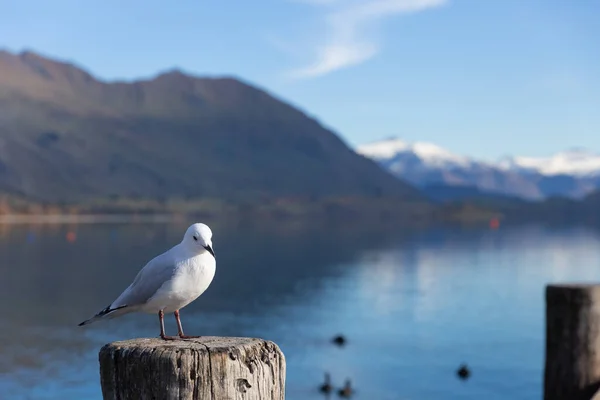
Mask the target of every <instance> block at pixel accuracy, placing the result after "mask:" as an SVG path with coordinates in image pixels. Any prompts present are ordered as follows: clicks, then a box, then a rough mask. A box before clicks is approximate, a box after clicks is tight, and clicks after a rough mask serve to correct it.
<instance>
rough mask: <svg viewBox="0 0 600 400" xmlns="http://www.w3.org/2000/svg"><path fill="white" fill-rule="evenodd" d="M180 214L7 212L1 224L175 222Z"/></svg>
mask: <svg viewBox="0 0 600 400" xmlns="http://www.w3.org/2000/svg"><path fill="white" fill-rule="evenodd" d="M179 218H180V216H179V215H178V214H152V215H140V214H55V215H48V214H6V215H0V224H64V223H78V224H110V223H124V222H141V223H165V222H175V221H177V220H178V219H179Z"/></svg>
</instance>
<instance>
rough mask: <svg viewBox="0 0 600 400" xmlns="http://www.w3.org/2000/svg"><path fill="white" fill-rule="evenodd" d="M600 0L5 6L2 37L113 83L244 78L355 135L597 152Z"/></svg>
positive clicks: (487, 153)
mask: <svg viewBox="0 0 600 400" xmlns="http://www.w3.org/2000/svg"><path fill="white" fill-rule="evenodd" d="M599 16H600V2H599V1H596V0H577V1H575V0H252V1H246V0H244V1H242V0H236V1H233V0H178V1H177V2H166V1H158V0H143V1H142V0H127V1H124V0H103V1H97V2H89V1H88V2H86V1H80V0H54V1H45V0H19V1H9V0H0V47H4V48H7V49H9V50H12V51H20V50H22V49H24V48H27V49H32V50H34V51H38V52H41V53H43V54H46V55H49V56H53V57H58V58H61V59H66V60H71V61H74V62H75V63H77V64H78V65H80V66H82V67H84V68H86V69H87V70H89V71H90V72H92V73H93V74H95V75H96V76H98V77H100V78H103V79H109V80H114V79H127V80H131V79H135V78H139V77H149V76H152V75H154V74H156V73H157V72H159V71H161V70H165V69H169V68H172V67H179V68H181V69H183V70H185V71H188V72H191V73H194V74H199V75H207V74H209V75H235V76H238V77H240V78H242V79H244V80H246V81H249V82H251V83H254V84H256V85H258V86H260V87H262V88H265V89H267V90H269V91H270V92H271V93H273V94H275V95H276V96H278V97H281V98H283V99H285V100H286V101H289V102H291V103H292V104H294V105H296V106H299V107H301V108H302V109H303V110H304V111H306V112H307V113H308V114H310V115H312V116H315V117H317V118H318V119H319V120H320V121H321V122H322V123H323V124H324V125H326V126H327V127H330V128H332V129H333V130H334V131H336V132H337V133H338V134H340V135H341V136H342V137H343V138H344V140H346V142H347V143H348V144H350V145H355V144H359V143H364V142H369V141H373V140H377V139H379V138H383V137H388V136H399V137H402V138H404V139H406V140H409V141H417V140H418V141H431V142H434V143H436V144H439V145H441V146H444V147H446V148H448V149H450V150H452V151H455V152H458V153H461V154H467V155H474V156H478V157H482V158H488V159H494V158H497V157H500V156H503V155H506V154H518V155H530V156H540V155H549V154H551V153H554V152H556V151H560V150H563V149H566V148H571V147H585V148H589V149H590V150H593V151H597V152H600V24H599V23H598V22H597V21H598V18H599Z"/></svg>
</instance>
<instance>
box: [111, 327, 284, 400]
mask: <svg viewBox="0 0 600 400" xmlns="http://www.w3.org/2000/svg"><path fill="white" fill-rule="evenodd" d="M285 369H286V368H285V358H284V356H283V353H282V352H281V350H280V349H279V347H278V346H277V345H276V344H275V343H273V342H270V341H266V340H262V339H255V338H240V337H214V336H206V337H201V338H198V339H185V340H183V339H182V340H166V341H165V340H162V339H159V338H156V339H154V338H153V339H132V340H125V341H119V342H113V343H109V344H107V345H105V346H103V347H102V349H101V350H100V376H101V383H102V393H103V397H104V399H105V400H107V399H111V400H112V399H121V400H128V399H139V398H146V397H148V398H150V397H151V398H161V399H165V400H170V399H190V400H192V399H207V400H208V399H212V400H217V399H238V398H239V399H241V398H243V399H247V400H258V399H268V400H283V399H284V398H285V397H284V396H285Z"/></svg>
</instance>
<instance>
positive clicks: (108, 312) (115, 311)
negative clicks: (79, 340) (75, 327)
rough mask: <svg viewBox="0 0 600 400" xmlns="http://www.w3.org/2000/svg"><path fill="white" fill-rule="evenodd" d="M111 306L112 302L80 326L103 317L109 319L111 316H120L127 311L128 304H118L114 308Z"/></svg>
mask: <svg viewBox="0 0 600 400" xmlns="http://www.w3.org/2000/svg"><path fill="white" fill-rule="evenodd" d="M111 306H112V304H111V305H110V306H108V307H106V308H105V309H104V310H102V311H100V312H99V313H98V314H96V315H94V316H93V317H92V318H90V319H86V320H85V321H83V322H82V323H80V324H79V326H83V325H87V324H91V323H92V322H96V321H98V320H101V319H109V318H113V317H118V316H119V315H123V314H126V313H127V311H126V310H127V309H126V307H127V305H124V306H118V307H114V308H111Z"/></svg>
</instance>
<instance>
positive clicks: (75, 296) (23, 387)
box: [0, 224, 600, 400]
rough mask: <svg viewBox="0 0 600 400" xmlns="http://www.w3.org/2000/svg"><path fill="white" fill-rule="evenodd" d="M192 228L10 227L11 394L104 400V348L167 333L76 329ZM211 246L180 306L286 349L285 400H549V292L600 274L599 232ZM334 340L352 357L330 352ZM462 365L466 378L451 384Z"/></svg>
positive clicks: (224, 240)
mask: <svg viewBox="0 0 600 400" xmlns="http://www.w3.org/2000/svg"><path fill="white" fill-rule="evenodd" d="M185 228H186V226H181V225H160V224H147V225H80V226H75V227H68V226H54V227H51V226H46V227H25V226H20V227H11V228H10V229H9V228H6V227H3V229H2V230H1V231H0V261H1V265H0V303H1V304H2V305H3V308H2V319H0V393H2V395H1V397H2V398H6V399H84V398H85V399H101V393H100V386H99V376H98V363H97V352H98V350H99V348H100V346H102V345H103V344H104V343H106V342H109V341H114V340H122V339H128V338H133V337H149V336H157V335H158V321H157V318H156V317H154V316H151V315H128V316H125V317H122V318H119V319H115V320H112V321H107V322H99V323H96V324H92V325H89V326H86V327H84V328H80V327H77V323H79V322H80V321H82V320H84V319H86V318H88V317H89V316H91V315H92V314H94V313H95V312H96V311H98V310H99V309H101V308H103V307H105V306H106V304H108V303H110V302H111V301H112V300H113V299H114V298H115V297H116V296H117V295H118V294H119V293H120V292H121V291H122V290H123V289H124V288H125V287H126V286H127V285H128V284H129V283H130V281H131V280H132V279H133V277H134V276H135V274H136V273H137V271H138V270H139V268H141V266H142V265H143V264H144V262H145V261H146V260H148V259H149V258H151V257H153V256H154V255H156V254H157V253H159V252H161V251H163V250H164V249H166V248H167V247H168V246H171V245H173V244H175V243H177V242H178V241H179V240H180V238H181V235H182V234H183V231H184V230H185ZM69 231H72V232H73V233H75V237H74V238H73V237H71V239H75V240H74V241H68V240H66V238H67V233H68V232H69ZM214 244H215V251H216V253H217V274H216V277H215V280H214V281H213V284H212V285H211V287H210V288H209V289H208V291H207V292H206V293H205V294H204V295H203V296H202V297H201V298H199V299H198V300H197V301H196V302H195V303H192V304H191V305H190V306H188V307H186V308H185V309H184V310H183V311H182V321H183V325H184V328H185V329H186V333H189V334H202V335H229V336H259V337H262V338H265V339H269V340H273V341H275V342H277V343H278V344H279V345H280V347H281V349H282V350H283V352H284V353H285V355H286V359H287V396H286V397H287V398H288V399H291V400H295V399H319V398H322V396H321V395H320V393H318V391H317V386H318V385H319V384H320V382H321V381H322V379H323V373H324V371H329V372H330V373H331V375H332V378H333V380H334V383H335V384H336V385H341V384H342V383H343V381H344V379H346V378H350V379H351V380H352V382H353V385H354V386H355V387H356V390H357V393H356V396H355V398H357V399H382V400H385V399H404V400H409V399H412V400H416V399H422V400H429V399H431V400H438V399H442V398H443V399H463V400H464V399H472V400H480V399H490V400H493V399H503V400H504V399H514V400H519V399H523V400H525V399H527V400H530V399H541V388H542V368H543V346H544V336H543V335H544V302H543V299H544V297H543V296H544V286H545V285H546V284H547V283H549V282H556V281H569V280H579V281H599V280H600V236H599V234H598V233H597V232H596V231H593V230H585V229H562V230H551V229H548V228H535V227H530V228H519V229H516V228H515V229H500V230H498V231H484V230H480V231H475V230H462V231H459V230H432V231H428V232H421V233H413V234H406V233H399V232H397V233H394V232H389V231H388V232H378V231H373V230H370V231H353V230H351V229H347V228H346V229H341V230H338V231H336V230H333V229H332V230H331V231H321V232H317V231H314V230H312V231H292V230H281V231H279V230H278V231H268V230H263V231H260V232H258V231H257V230H256V229H251V228H240V229H232V228H223V229H220V230H219V229H217V228H215V229H214ZM167 324H168V325H167V330H168V331H170V333H172V334H174V333H175V332H176V330H175V329H176V328H175V324H174V321H173V318H172V317H169V318H168V319H167ZM337 333H343V334H344V335H346V336H347V337H348V341H349V342H348V345H347V346H346V347H344V348H338V347H335V346H333V345H332V344H330V338H331V337H332V336H333V335H335V334H337ZM462 362H466V363H468V364H469V365H470V367H471V368H472V372H473V375H472V377H471V379H470V380H468V381H460V380H458V379H457V378H456V376H455V370H456V368H457V367H458V366H459V365H460V364H461V363H462Z"/></svg>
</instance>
